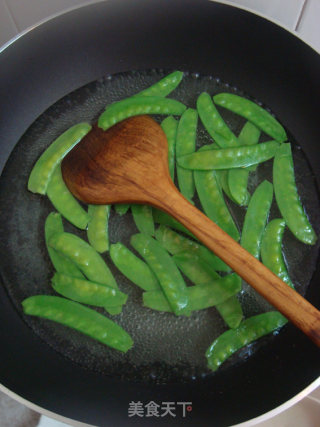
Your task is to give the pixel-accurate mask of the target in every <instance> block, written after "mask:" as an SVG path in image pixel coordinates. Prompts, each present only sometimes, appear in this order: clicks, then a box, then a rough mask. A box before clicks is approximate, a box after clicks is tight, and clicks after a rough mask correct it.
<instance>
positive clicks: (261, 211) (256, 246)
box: [240, 181, 273, 259]
mask: <svg viewBox="0 0 320 427" xmlns="http://www.w3.org/2000/svg"><path fill="white" fill-rule="evenodd" d="M272 198H273V186H272V184H271V183H270V182H269V181H263V182H262V183H261V184H260V185H258V187H257V188H256V190H255V192H254V193H253V194H252V197H251V200H250V202H249V206H248V209H247V212H246V215H245V218H244V223H243V228H242V236H241V241H240V244H241V246H242V247H243V248H244V249H246V250H247V251H248V252H250V253H251V255H253V256H254V257H256V258H257V259H259V257H260V247H261V240H262V236H263V233H264V229H265V226H266V222H267V219H268V216H269V212H270V207H271V203H272Z"/></svg>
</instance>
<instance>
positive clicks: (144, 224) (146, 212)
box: [131, 205, 154, 236]
mask: <svg viewBox="0 0 320 427" xmlns="http://www.w3.org/2000/svg"><path fill="white" fill-rule="evenodd" d="M131 212H132V215H133V219H134V222H135V224H136V226H137V229H138V230H139V231H140V233H146V234H150V236H153V235H154V222H153V216H152V207H151V206H147V205H131Z"/></svg>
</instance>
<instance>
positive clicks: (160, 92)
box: [134, 71, 183, 97]
mask: <svg viewBox="0 0 320 427" xmlns="http://www.w3.org/2000/svg"><path fill="white" fill-rule="evenodd" d="M182 78H183V72H182V71H173V73H170V74H168V75H167V76H165V77H164V78H163V79H161V80H159V81H158V82H157V83H155V84H154V85H152V86H150V87H148V88H147V89H144V90H143V91H141V92H139V93H137V94H136V95H134V97H137V96H167V95H169V94H170V93H171V92H172V91H173V90H174V89H175V88H176V87H177V86H178V85H179V83H180V82H181V80H182Z"/></svg>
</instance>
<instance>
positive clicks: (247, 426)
mask: <svg viewBox="0 0 320 427" xmlns="http://www.w3.org/2000/svg"><path fill="white" fill-rule="evenodd" d="M318 387H320V376H319V377H318V378H317V379H316V380H314V381H313V382H312V383H311V384H309V385H308V386H307V387H306V388H305V389H303V390H302V391H300V392H299V393H298V394H296V395H295V396H293V397H292V398H291V399H289V400H287V401H286V402H284V403H282V404H281V405H279V406H277V407H276V408H274V409H272V410H271V411H268V412H265V413H264V414H262V415H259V416H258V417H255V418H251V419H250V420H247V421H244V422H243V423H240V424H234V425H233V426H231V427H252V426H256V425H258V424H259V423H261V422H263V421H268V420H270V419H271V418H273V417H275V416H277V415H280V414H281V413H283V412H284V411H286V410H288V409H290V408H292V407H293V406H294V405H296V404H297V403H299V402H301V401H302V400H303V399H304V398H306V397H307V396H309V395H310V394H311V393H312V392H313V391H315V390H316V388H318ZM0 391H1V392H3V393H5V394H6V395H7V396H9V397H11V398H12V399H14V400H15V401H17V402H19V403H21V404H22V405H24V406H26V407H27V408H29V409H32V410H33V411H36V412H38V413H39V414H41V415H45V416H48V417H50V418H53V419H54V420H56V421H60V422H63V423H69V424H70V425H72V426H74V427H96V426H94V425H93V424H86V423H82V422H81V421H76V420H74V419H72V418H68V417H64V416H63V415H60V414H58V413H56V412H52V411H49V410H48V409H45V408H43V407H42V406H39V405H36V404H35V403H32V402H31V401H30V400H27V399H25V398H23V397H22V396H20V395H19V394H17V393H15V392H14V391H12V390H10V389H8V388H7V387H5V386H4V385H2V384H1V383H0Z"/></svg>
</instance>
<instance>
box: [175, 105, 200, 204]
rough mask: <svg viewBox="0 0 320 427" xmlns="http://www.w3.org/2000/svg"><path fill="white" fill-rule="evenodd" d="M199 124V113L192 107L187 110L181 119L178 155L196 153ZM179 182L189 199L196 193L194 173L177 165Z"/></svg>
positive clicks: (177, 146) (177, 142) (178, 133)
mask: <svg viewBox="0 0 320 427" xmlns="http://www.w3.org/2000/svg"><path fill="white" fill-rule="evenodd" d="M197 125H198V113H197V112H196V110H193V109H192V108H188V110H186V111H185V112H184V113H183V114H182V116H181V118H180V121H179V124H178V130H177V136H176V156H177V158H178V157H181V156H184V155H186V154H191V153H194V151H195V149H196V134H197ZM177 177H178V184H179V188H180V191H181V193H182V194H183V195H184V197H185V198H186V199H188V200H191V199H192V197H193V195H194V179H193V173H192V171H190V170H186V169H183V168H181V167H180V166H179V165H177Z"/></svg>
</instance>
